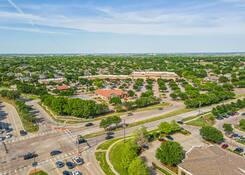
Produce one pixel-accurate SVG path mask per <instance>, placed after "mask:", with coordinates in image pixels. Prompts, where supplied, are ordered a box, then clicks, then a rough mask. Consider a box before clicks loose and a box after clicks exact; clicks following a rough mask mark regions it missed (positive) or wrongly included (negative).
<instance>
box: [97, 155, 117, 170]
mask: <svg viewBox="0 0 245 175" xmlns="http://www.w3.org/2000/svg"><path fill="white" fill-rule="evenodd" d="M95 157H96V160H97V161H98V162H99V164H100V167H101V169H102V170H103V171H104V173H105V174H106V175H115V174H114V173H113V172H112V171H111V168H110V167H109V165H108V164H107V162H106V152H96V153H95Z"/></svg>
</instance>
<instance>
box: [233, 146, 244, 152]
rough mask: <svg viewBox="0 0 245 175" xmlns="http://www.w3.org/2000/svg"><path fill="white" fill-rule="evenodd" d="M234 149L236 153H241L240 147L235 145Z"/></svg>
mask: <svg viewBox="0 0 245 175" xmlns="http://www.w3.org/2000/svg"><path fill="white" fill-rule="evenodd" d="M234 151H235V152H238V153H242V152H243V151H244V150H243V148H241V147H237V148H236V149H235V150H234Z"/></svg>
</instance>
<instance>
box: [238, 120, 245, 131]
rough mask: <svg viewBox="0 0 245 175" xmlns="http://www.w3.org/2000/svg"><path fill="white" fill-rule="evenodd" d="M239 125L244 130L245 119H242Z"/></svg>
mask: <svg viewBox="0 0 245 175" xmlns="http://www.w3.org/2000/svg"><path fill="white" fill-rule="evenodd" d="M239 127H240V128H241V129H242V130H245V119H241V120H240V121H239Z"/></svg>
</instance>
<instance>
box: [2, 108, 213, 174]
mask: <svg viewBox="0 0 245 175" xmlns="http://www.w3.org/2000/svg"><path fill="white" fill-rule="evenodd" d="M211 109H212V107H206V108H202V109H201V111H199V110H194V111H191V112H187V113H184V114H180V115H176V116H173V117H169V118H165V119H161V120H158V121H154V122H149V123H146V124H144V126H146V127H147V129H149V130H151V129H155V128H156V127H157V126H158V125H159V123H160V122H162V121H167V122H169V121H172V120H179V119H183V118H186V117H189V116H195V115H197V114H199V113H200V112H201V113H204V112H207V111H210V110H211ZM138 127H139V126H136V127H131V128H127V129H126V130H125V134H126V135H129V134H131V133H133V132H134V131H135V130H136V129H137V128H138ZM96 128H97V126H94V127H92V128H85V127H80V128H75V129H74V130H72V129H70V130H69V129H66V130H60V131H56V132H52V133H47V134H44V135H38V136H36V137H31V138H27V139H24V140H19V141H16V142H9V143H6V146H7V149H8V151H9V153H4V154H3V153H1V154H0V172H3V173H8V174H9V175H12V174H16V173H17V174H19V172H21V171H22V170H23V169H25V168H31V163H32V161H33V160H23V157H21V155H23V154H24V153H26V152H34V151H35V152H36V153H37V154H38V155H39V156H38V157H37V159H36V160H37V161H38V162H39V164H40V165H46V164H49V163H50V162H52V161H55V160H58V159H62V160H63V159H65V158H67V157H71V156H74V155H76V154H77V152H78V150H80V151H82V150H83V153H82V155H83V154H85V155H84V156H85V157H86V160H87V161H88V162H86V164H85V168H86V169H87V170H88V172H90V171H92V172H100V169H99V167H98V165H97V163H96V160H95V159H94V156H93V149H94V147H95V146H96V145H97V144H98V143H100V142H102V141H104V140H105V135H101V136H98V137H94V138H90V139H88V143H89V144H90V145H91V146H92V148H90V149H87V145H86V144H83V145H81V146H80V147H79V148H77V146H76V145H75V144H74V143H75V141H74V140H75V138H76V136H77V135H78V134H81V135H84V134H85V133H86V134H87V133H88V131H89V133H93V132H96ZM122 136H123V130H120V131H117V132H115V134H114V137H122ZM0 146H1V148H2V146H3V145H2V143H1V144H0ZM54 149H59V150H62V151H63V153H62V154H61V155H58V156H55V157H51V156H50V155H49V153H50V151H51V150H54ZM93 175H94V174H93ZM98 175H99V174H98Z"/></svg>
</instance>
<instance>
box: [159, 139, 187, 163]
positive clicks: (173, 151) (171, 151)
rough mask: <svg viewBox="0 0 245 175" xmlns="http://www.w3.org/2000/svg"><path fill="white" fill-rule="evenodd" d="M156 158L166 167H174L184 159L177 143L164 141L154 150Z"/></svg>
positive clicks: (182, 151) (180, 147) (181, 149)
mask: <svg viewBox="0 0 245 175" xmlns="http://www.w3.org/2000/svg"><path fill="white" fill-rule="evenodd" d="M156 158H157V159H158V160H160V162H162V163H164V164H166V165H170V166H176V165H178V164H179V163H180V162H181V161H182V160H183V159H184V150H183V148H182V146H181V145H180V144H179V143H177V142H172V141H166V142H163V143H162V144H161V146H160V147H159V148H158V149H157V150H156Z"/></svg>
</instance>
